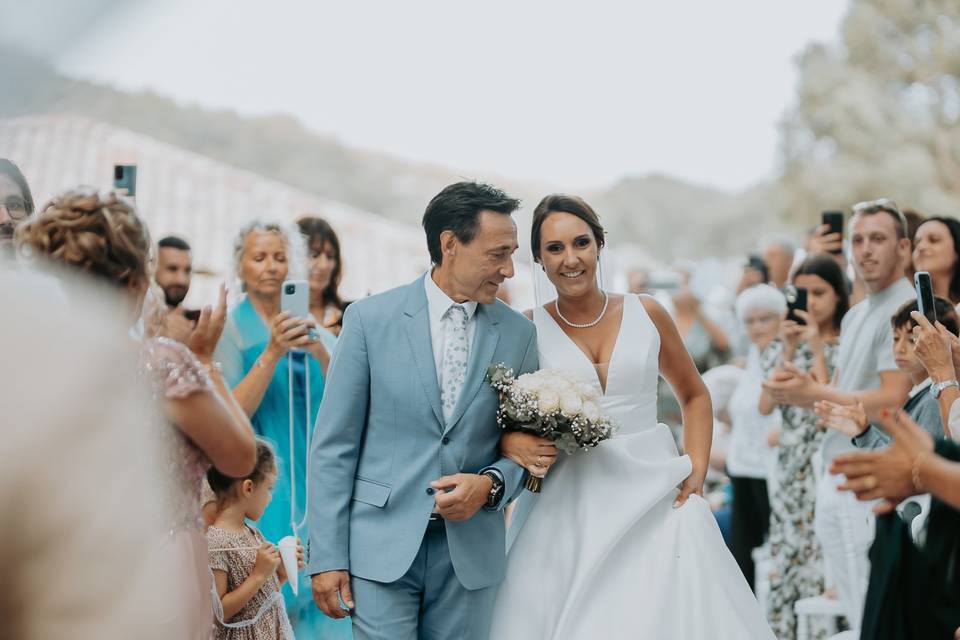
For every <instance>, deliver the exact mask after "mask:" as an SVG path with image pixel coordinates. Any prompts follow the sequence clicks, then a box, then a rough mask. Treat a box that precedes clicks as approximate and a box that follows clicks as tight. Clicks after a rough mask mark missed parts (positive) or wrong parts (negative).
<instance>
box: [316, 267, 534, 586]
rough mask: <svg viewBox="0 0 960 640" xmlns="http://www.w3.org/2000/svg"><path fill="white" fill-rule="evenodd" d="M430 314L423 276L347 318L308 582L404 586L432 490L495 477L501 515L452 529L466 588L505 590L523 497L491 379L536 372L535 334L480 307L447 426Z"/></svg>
mask: <svg viewBox="0 0 960 640" xmlns="http://www.w3.org/2000/svg"><path fill="white" fill-rule="evenodd" d="M425 277H429V274H427V276H425ZM428 315H429V314H428V310H427V297H426V291H425V290H424V282H423V278H422V277H421V278H419V279H417V280H416V281H415V282H413V283H411V284H409V285H406V286H402V287H399V288H397V289H393V290H391V291H387V292H385V293H382V294H379V295H376V296H372V297H369V298H366V299H363V300H359V301H357V302H354V303H353V304H351V305H350V306H349V307H348V308H347V311H346V313H345V314H344V318H343V331H342V332H341V334H340V339H339V341H338V343H337V346H336V348H335V350H334V353H333V357H332V359H331V363H330V367H329V372H328V376H327V380H326V387H325V389H324V393H323V401H322V402H321V404H320V411H319V413H318V415H317V423H316V427H315V430H314V440H313V446H312V448H311V453H310V455H311V466H310V474H309V483H310V486H309V490H310V498H309V499H310V545H309V561H308V563H307V573H308V574H310V575H313V574H317V573H320V572H322V571H333V570H348V571H350V572H351V574H352V575H355V576H358V577H360V578H365V579H367V580H374V581H377V582H393V581H395V580H398V579H399V578H401V577H403V575H404V574H405V573H406V572H407V570H408V569H409V568H410V565H411V564H412V563H413V560H414V558H415V556H416V554H417V552H418V550H419V549H420V543H421V541H422V540H423V537H424V532H425V531H426V527H427V522H428V520H429V517H430V513H431V512H432V511H433V510H434V496H433V490H432V489H431V488H430V483H431V482H432V481H433V480H436V479H438V478H440V477H441V476H446V475H452V474H455V473H461V472H463V473H478V472H480V471H482V470H483V469H486V468H489V467H493V468H496V469H497V470H499V471H500V473H501V474H502V475H503V477H504V480H505V483H506V498H505V499H504V500H503V501H502V502H501V503H500V510H498V511H491V510H487V509H480V511H478V512H477V513H476V515H474V516H473V517H472V518H470V519H469V520H465V521H463V522H452V521H446V522H445V526H446V531H447V540H448V545H449V548H450V556H451V560H452V564H453V567H454V571H455V573H456V575H457V578H458V579H459V580H460V582H461V583H462V584H463V585H464V587H466V588H467V589H481V588H484V587H489V586H491V585H495V584H498V583H500V582H501V581H502V580H503V577H504V573H505V569H506V558H505V549H504V518H503V513H502V508H503V506H505V505H506V504H507V502H508V499H509V498H512V497H515V496H516V495H517V494H519V493H520V491H521V483H522V480H523V469H522V468H521V467H519V466H518V465H516V464H515V463H514V462H512V461H510V460H508V459H506V458H502V457H500V454H499V452H498V448H497V447H498V443H499V439H500V435H501V431H500V429H499V427H498V426H497V422H496V411H497V403H498V397H497V393H496V392H495V391H494V390H493V388H491V387H490V385H489V383H488V382H487V381H486V372H487V368H488V367H489V366H490V365H491V364H496V363H500V362H503V363H505V364H506V365H507V366H508V367H512V368H513V369H514V371H515V372H516V374H517V375H520V374H521V373H525V372H528V371H534V370H536V369H537V367H538V357H537V342H536V330H535V328H534V325H533V323H531V322H529V321H528V320H527V319H526V318H524V317H523V316H522V315H521V314H518V313H516V312H515V311H513V310H511V309H510V308H509V307H508V306H507V305H505V304H503V303H502V302H500V301H499V300H497V301H495V302H494V303H493V304H480V305H478V306H477V311H476V327H475V335H474V340H473V345H472V346H471V349H470V354H469V362H468V363H467V375H466V381H465V383H464V385H463V390H462V392H461V395H460V399H459V402H458V403H457V405H456V407H455V408H454V411H453V414H452V416H451V418H450V420H449V421H445V420H444V417H443V411H442V409H441V405H440V387H439V385H438V383H437V372H436V365H435V364H434V356H433V347H432V344H431V339H430V324H429V323H430V321H429V317H428Z"/></svg>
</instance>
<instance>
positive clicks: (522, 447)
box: [500, 431, 557, 477]
mask: <svg viewBox="0 0 960 640" xmlns="http://www.w3.org/2000/svg"><path fill="white" fill-rule="evenodd" d="M500 453H502V454H503V455H504V456H506V457H507V458H510V459H511V460H513V461H514V462H516V463H517V464H518V465H520V466H521V467H523V468H524V469H526V470H527V471H529V472H530V473H532V474H533V475H535V476H540V477H542V476H544V475H546V473H547V470H549V469H550V465H552V464H553V463H554V462H556V461H557V447H556V445H555V444H553V442H551V441H550V440H547V439H546V438H541V437H539V436H535V435H533V434H531V433H522V432H520V431H508V432H507V433H504V434H503V435H502V436H500Z"/></svg>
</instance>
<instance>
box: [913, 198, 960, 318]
mask: <svg viewBox="0 0 960 640" xmlns="http://www.w3.org/2000/svg"><path fill="white" fill-rule="evenodd" d="M928 222H939V223H940V224H942V225H944V226H945V227H946V228H947V231H949V232H950V237H951V238H953V257H954V258H955V259H956V262H955V263H954V265H953V274H952V275H951V276H950V289H949V293H950V299H951V300H956V301H958V302H960V221H958V220H957V219H956V218H949V217H947V216H930V217H929V218H927V219H926V220H924V221H923V224H921V225H920V226H918V227H917V231H919V230H920V227H922V226H923V225H924V224H926V223H928ZM915 238H916V232H914V237H913V238H912V239H914V246H916V240H915Z"/></svg>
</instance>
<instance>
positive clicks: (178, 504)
mask: <svg viewBox="0 0 960 640" xmlns="http://www.w3.org/2000/svg"><path fill="white" fill-rule="evenodd" d="M140 371H141V374H143V375H144V376H146V378H147V382H148V383H149V384H150V387H151V389H152V391H153V397H154V401H155V402H156V404H157V411H156V412H155V413H154V419H153V423H154V427H155V433H156V435H157V437H158V440H159V450H160V452H161V454H160V455H161V456H162V459H163V464H164V467H163V468H165V469H169V470H170V473H169V475H168V476H167V478H168V480H169V482H170V486H169V487H168V491H167V492H166V493H167V496H168V504H166V505H163V506H162V508H164V509H165V510H166V518H167V522H169V523H170V533H169V545H168V547H169V548H168V549H166V550H164V551H165V554H166V557H167V559H168V565H167V568H168V569H169V570H171V571H176V572H178V575H179V576H182V582H183V588H182V590H181V592H180V593H181V594H182V596H183V599H182V607H181V610H182V612H183V615H182V616H181V617H180V618H179V619H178V620H176V621H171V628H178V629H180V631H178V634H186V635H180V637H184V638H189V639H193V638H209V637H210V634H211V632H212V628H213V607H212V601H211V591H210V589H211V575H210V569H209V554H208V552H207V543H206V538H205V536H204V534H203V518H202V514H201V510H200V491H201V486H202V483H203V478H204V475H205V474H206V472H207V469H208V468H209V467H210V461H209V460H208V459H207V457H206V455H204V453H203V451H201V450H200V448H199V447H197V445H195V444H194V443H193V442H192V441H191V440H190V439H189V438H187V436H186V435H184V433H183V432H182V431H180V429H179V428H177V426H176V425H174V424H170V422H169V421H167V420H166V418H165V417H164V415H163V413H162V406H163V402H164V401H165V400H177V399H182V398H186V397H188V396H190V395H192V394H194V393H212V392H213V383H212V381H211V380H210V377H209V376H208V375H207V372H206V371H205V370H204V368H203V365H202V364H200V362H199V361H198V360H197V358H196V357H195V356H194V355H193V353H191V352H190V350H189V349H187V347H185V346H184V345H182V344H180V343H179V342H175V341H173V340H169V339H167V338H153V339H150V340H145V341H144V343H143V347H142V350H141V354H140Z"/></svg>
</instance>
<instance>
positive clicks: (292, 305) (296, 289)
mask: <svg viewBox="0 0 960 640" xmlns="http://www.w3.org/2000/svg"><path fill="white" fill-rule="evenodd" d="M280 311H286V312H287V313H289V314H290V317H291V318H300V319H302V320H306V319H308V318H309V317H310V283H309V282H307V281H306V280H285V281H284V283H283V286H282V288H281V290H280ZM309 335H310V337H311V338H312V339H315V338H316V335H317V334H316V331H314V330H313V329H312V328H311V329H310V330H309Z"/></svg>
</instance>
